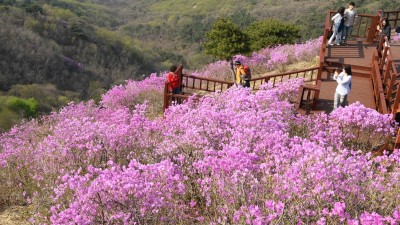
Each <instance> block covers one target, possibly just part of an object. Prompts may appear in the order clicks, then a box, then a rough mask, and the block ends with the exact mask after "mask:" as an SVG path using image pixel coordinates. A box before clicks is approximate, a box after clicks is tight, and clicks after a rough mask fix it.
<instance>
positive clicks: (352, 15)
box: [342, 2, 358, 45]
mask: <svg viewBox="0 0 400 225" xmlns="http://www.w3.org/2000/svg"><path fill="white" fill-rule="evenodd" d="M354 6H356V4H355V3H354V2H350V3H349V8H347V9H346V10H345V11H344V17H345V21H344V27H343V32H342V45H347V40H348V38H349V34H351V31H352V30H353V25H354V23H355V22H356V18H357V17H358V14H357V12H356V10H355V9H354Z"/></svg>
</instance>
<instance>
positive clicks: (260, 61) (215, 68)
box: [192, 36, 322, 81]
mask: <svg viewBox="0 0 400 225" xmlns="http://www.w3.org/2000/svg"><path fill="white" fill-rule="evenodd" d="M321 43H322V36H321V37H320V38H317V39H312V40H309V41H307V42H305V43H300V44H294V45H279V46H275V47H267V48H264V49H261V50H260V51H259V52H253V54H251V55H250V56H244V55H236V56H235V57H234V58H235V60H240V61H241V62H242V63H243V64H245V65H248V66H249V67H250V68H251V70H252V74H253V75H255V76H260V75H264V74H265V73H267V72H270V71H274V70H276V71H278V72H285V71H286V67H287V66H288V65H290V64H295V63H298V62H303V63H304V62H307V63H313V62H315V61H316V57H317V56H318V55H319V50H320V46H321ZM192 75H195V76H200V77H208V78H214V79H218V80H226V81H232V71H231V70H230V67H229V63H228V62H227V61H217V62H215V63H212V64H209V65H208V66H206V67H205V68H204V69H203V70H200V71H196V72H194V73H192Z"/></svg>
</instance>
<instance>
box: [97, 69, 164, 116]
mask: <svg viewBox="0 0 400 225" xmlns="http://www.w3.org/2000/svg"><path fill="white" fill-rule="evenodd" d="M165 81H166V73H164V74H162V75H161V76H157V74H156V73H153V74H150V76H149V77H147V78H146V79H144V80H143V81H140V82H138V81H133V80H127V81H126V84H124V85H118V86H115V87H113V88H112V89H111V90H109V91H108V92H107V93H106V94H104V95H103V96H102V101H101V104H102V105H103V106H105V107H120V106H127V107H128V108H133V107H134V106H135V105H136V104H137V103H141V102H138V101H137V99H138V97H139V95H143V94H146V93H159V94H161V93H163V91H164V85H165Z"/></svg>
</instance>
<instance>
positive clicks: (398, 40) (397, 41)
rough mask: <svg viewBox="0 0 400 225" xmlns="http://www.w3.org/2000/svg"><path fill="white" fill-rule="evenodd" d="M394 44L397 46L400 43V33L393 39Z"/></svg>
mask: <svg viewBox="0 0 400 225" xmlns="http://www.w3.org/2000/svg"><path fill="white" fill-rule="evenodd" d="M392 43H395V44H398V43H400V33H398V34H397V35H394V36H393V37H392Z"/></svg>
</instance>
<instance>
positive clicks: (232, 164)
mask: <svg viewBox="0 0 400 225" xmlns="http://www.w3.org/2000/svg"><path fill="white" fill-rule="evenodd" d="M162 84H163V82H161V78H160V77H157V76H152V77H150V78H149V79H148V80H146V81H141V82H137V81H131V82H128V84H126V85H125V86H118V87H115V88H114V89H112V90H110V91H109V92H108V93H107V94H105V95H103V100H102V104H101V105H96V104H95V103H94V102H93V101H89V102H86V103H79V104H73V103H71V104H70V105H68V106H67V107H65V108H63V109H62V110H60V111H59V112H54V113H53V114H51V115H49V116H45V117H43V118H41V119H38V120H31V121H29V122H25V123H23V124H21V125H19V126H16V127H14V128H13V129H11V130H10V131H9V132H7V133H4V134H2V135H1V137H0V175H1V174H7V175H8V176H5V175H4V176H2V177H1V178H2V180H3V182H2V183H0V190H5V189H6V186H7V185H8V186H7V187H9V189H11V187H15V188H13V189H12V191H13V194H12V195H11V194H10V195H9V196H8V198H12V197H13V196H18V198H19V201H21V203H24V204H29V205H35V204H37V205H40V206H41V207H38V208H37V211H35V212H32V214H33V215H32V218H31V220H30V222H31V223H50V224H194V223H197V224H399V223H400V204H399V202H400V166H399V165H400V153H399V151H398V150H394V151H391V152H390V153H389V152H388V151H387V152H383V154H381V155H380V156H376V155H373V154H372V153H371V151H372V149H373V148H374V146H376V145H380V144H382V143H381V142H382V140H386V139H387V138H388V137H391V136H393V135H394V133H395V125H394V124H393V121H392V118H391V116H390V115H383V114H379V113H378V112H376V111H375V110H373V109H368V108H365V107H364V106H363V105H361V104H360V103H354V104H352V105H349V106H347V107H345V108H339V109H337V110H335V111H333V112H332V113H330V114H324V113H321V114H313V115H309V116H303V115H300V114H298V113H297V112H296V109H295V108H294V105H293V103H292V102H293V101H294V100H295V99H296V97H297V92H298V89H299V87H300V85H302V84H304V81H303V80H302V79H291V80H288V81H286V82H282V83H280V84H278V85H276V87H272V86H271V85H270V84H268V83H267V84H265V85H263V86H262V87H261V89H260V90H259V91H257V92H252V91H250V90H249V89H247V88H242V87H231V88H230V89H228V90H227V91H225V92H217V93H213V94H210V95H207V96H204V97H202V98H194V97H193V98H189V99H188V100H187V101H186V102H185V103H184V104H181V105H174V106H171V107H169V108H168V109H167V110H166V112H165V113H164V115H163V116H159V117H156V118H151V117H150V116H149V112H148V111H149V110H152V109H151V108H150V107H149V103H148V102H146V101H142V100H140V99H142V98H143V95H142V92H146V91H148V90H149V89H151V90H154V91H155V92H157V91H159V88H160V87H162ZM152 86H153V87H152ZM130 87H135V88H130ZM141 87H143V88H141ZM136 89H139V91H138V90H136ZM110 96H115V97H112V98H111V97H110ZM132 102H138V104H136V105H132V104H131V103H132ZM1 198H5V196H3V195H2V196H1ZM22 201H23V202H22Z"/></svg>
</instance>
